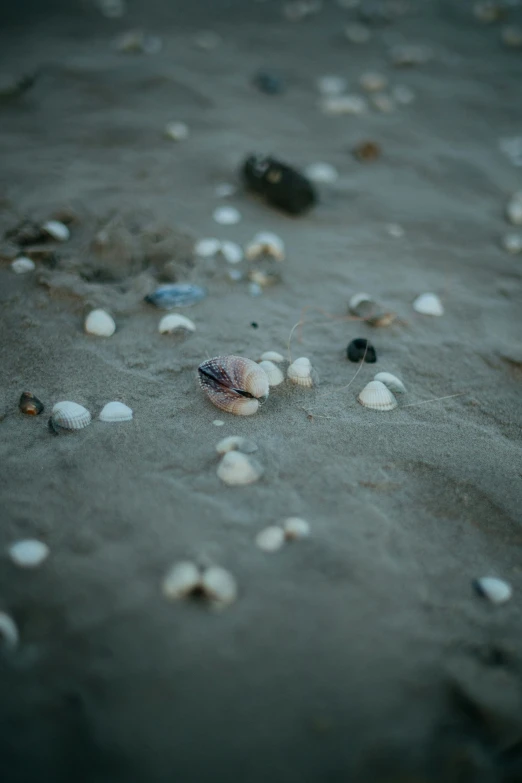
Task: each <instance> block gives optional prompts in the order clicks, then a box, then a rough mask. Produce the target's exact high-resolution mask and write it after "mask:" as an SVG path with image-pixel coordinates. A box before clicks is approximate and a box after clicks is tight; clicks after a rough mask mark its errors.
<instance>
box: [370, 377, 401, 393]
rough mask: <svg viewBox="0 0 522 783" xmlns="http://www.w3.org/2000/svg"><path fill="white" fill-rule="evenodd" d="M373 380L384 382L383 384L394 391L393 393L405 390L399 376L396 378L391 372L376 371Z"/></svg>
mask: <svg viewBox="0 0 522 783" xmlns="http://www.w3.org/2000/svg"><path fill="white" fill-rule="evenodd" d="M373 380H374V381H380V382H381V383H384V385H385V386H387V387H388V389H389V390H390V391H392V392H395V394H397V393H402V392H405V391H406V386H405V385H404V384H403V382H402V381H401V380H400V378H397V376H396V375H392V374H391V372H378V373H377V375H375V376H374V379H373Z"/></svg>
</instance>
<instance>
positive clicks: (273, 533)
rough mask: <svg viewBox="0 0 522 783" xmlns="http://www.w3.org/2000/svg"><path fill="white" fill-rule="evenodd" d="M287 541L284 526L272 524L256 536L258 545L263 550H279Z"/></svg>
mask: <svg viewBox="0 0 522 783" xmlns="http://www.w3.org/2000/svg"><path fill="white" fill-rule="evenodd" d="M284 543H285V533H284V530H283V528H282V527H278V526H277V525H271V526H270V527H265V529H264V530H261V532H260V533H258V534H257V536H256V546H258V547H259V549H262V550H263V552H277V550H278V549H281V547H282V546H283V544H284Z"/></svg>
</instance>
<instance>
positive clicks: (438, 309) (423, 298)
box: [413, 293, 444, 315]
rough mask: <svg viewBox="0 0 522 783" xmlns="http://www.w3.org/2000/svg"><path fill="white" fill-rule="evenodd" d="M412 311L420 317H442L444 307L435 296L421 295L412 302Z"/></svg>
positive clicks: (429, 294)
mask: <svg viewBox="0 0 522 783" xmlns="http://www.w3.org/2000/svg"><path fill="white" fill-rule="evenodd" d="M413 309H414V310H415V311H416V312H417V313H422V315H444V307H443V306H442V302H441V301H440V299H439V297H438V296H437V294H431V293H428V294H421V295H420V296H418V297H417V299H415V301H414V302H413Z"/></svg>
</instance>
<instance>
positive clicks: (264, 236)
mask: <svg viewBox="0 0 522 783" xmlns="http://www.w3.org/2000/svg"><path fill="white" fill-rule="evenodd" d="M285 255H286V254H285V243H284V242H283V240H282V239H281V237H278V236H277V234H273V233H272V232H271V231H260V232H259V233H258V234H256V235H255V237H254V238H253V239H252V240H251V241H250V242H249V243H248V245H247V246H246V247H245V256H246V258H247V260H248V261H255V260H256V259H258V258H263V257H264V256H269V257H270V258H274V259H275V260H276V261H284V260H285Z"/></svg>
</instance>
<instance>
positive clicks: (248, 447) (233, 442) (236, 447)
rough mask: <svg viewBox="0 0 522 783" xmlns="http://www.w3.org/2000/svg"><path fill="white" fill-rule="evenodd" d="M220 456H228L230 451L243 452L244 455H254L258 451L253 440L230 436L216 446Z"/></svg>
mask: <svg viewBox="0 0 522 783" xmlns="http://www.w3.org/2000/svg"><path fill="white" fill-rule="evenodd" d="M216 451H217V453H218V454H227V453H228V452H229V451H241V452H242V453H243V454H252V453H253V452H254V451H257V445H256V444H255V443H254V441H253V440H249V439H248V438H242V437H241V436H240V435H229V437H228V438H223V439H222V440H220V441H219V443H218V444H217V445H216Z"/></svg>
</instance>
